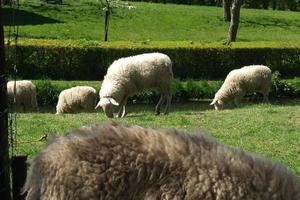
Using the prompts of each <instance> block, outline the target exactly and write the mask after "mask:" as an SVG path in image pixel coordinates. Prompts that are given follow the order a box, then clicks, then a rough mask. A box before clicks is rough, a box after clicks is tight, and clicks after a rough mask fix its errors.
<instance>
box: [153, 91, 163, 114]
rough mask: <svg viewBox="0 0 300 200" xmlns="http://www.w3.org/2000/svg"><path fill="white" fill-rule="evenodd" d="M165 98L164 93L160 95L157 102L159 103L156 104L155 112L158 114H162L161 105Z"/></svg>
mask: <svg viewBox="0 0 300 200" xmlns="http://www.w3.org/2000/svg"><path fill="white" fill-rule="evenodd" d="M164 100H165V97H164V95H161V96H160V99H159V101H158V103H157V105H156V106H155V114H156V115H159V114H160V106H161V104H162V103H163V101H164Z"/></svg>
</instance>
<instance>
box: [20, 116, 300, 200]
mask: <svg viewBox="0 0 300 200" xmlns="http://www.w3.org/2000/svg"><path fill="white" fill-rule="evenodd" d="M24 192H27V197H26V199H27V200H37V199H41V200H43V199H66V200H67V199H107V200H109V199H111V200H112V199H114V200H123V199H128V200H140V199H144V200H152V199H161V200H168V199H172V200H173V199H177V200H181V199H182V200H199V199H207V200H216V199H253V200H254V199H261V200H263V199H265V200H269V199H284V200H299V199H300V179H299V178H298V177H297V176H296V175H295V174H293V172H291V171H290V170H289V169H288V168H287V167H285V166H284V165H282V164H279V163H274V162H271V161H268V160H266V159H263V158H261V157H258V156H254V155H250V154H247V153H245V152H243V151H241V150H235V149H232V148H229V147H226V146H224V145H222V144H219V143H218V142H216V141H214V140H213V139H211V138H210V137H208V136H205V135H203V134H201V133H198V134H185V133H182V132H180V131H177V130H174V129H170V130H163V129H151V128H143V127H140V126H132V127H128V126H122V125H119V124H117V123H114V122H108V123H107V122H106V123H103V124H96V125H92V126H90V127H82V128H80V129H77V130H73V131H71V132H70V133H69V134H68V135H66V136H60V137H57V138H55V139H54V140H53V141H52V142H50V143H49V144H48V146H47V147H46V148H45V149H43V150H42V151H41V152H40V153H39V154H38V155H37V156H36V158H35V159H34V160H33V162H32V164H31V166H30V169H29V173H28V176H27V180H26V183H25V186H24Z"/></svg>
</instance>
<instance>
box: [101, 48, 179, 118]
mask: <svg viewBox="0 0 300 200" xmlns="http://www.w3.org/2000/svg"><path fill="white" fill-rule="evenodd" d="M172 78H173V71H172V62H171V60H170V58H169V57H168V56H167V55H165V54H162V53H145V54H141V55H136V56H131V57H127V58H121V59H118V60H116V61H114V62H113V64H111V65H110V67H109V68H108V70H107V74H106V76H105V77H104V80H103V82H102V86H101V90H100V92H99V96H100V101H99V103H98V104H97V106H96V108H98V107H102V108H103V110H104V112H105V114H106V116H107V117H109V118H111V117H113V106H114V105H115V106H120V109H119V112H118V117H124V116H125V115H126V114H127V110H126V104H127V99H128V97H129V96H130V95H132V94H134V93H137V92H139V91H141V90H143V89H148V88H157V89H158V90H159V92H160V93H161V97H160V99H159V101H158V103H157V105H156V107H155V111H156V114H160V106H161V104H163V103H164V101H166V102H167V103H166V108H165V114H168V112H169V109H170V104H171V98H172V96H171V89H170V85H171V80H172Z"/></svg>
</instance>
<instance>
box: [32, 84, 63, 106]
mask: <svg viewBox="0 0 300 200" xmlns="http://www.w3.org/2000/svg"><path fill="white" fill-rule="evenodd" d="M34 84H35V85H36V87H37V101H38V105H39V106H48V105H56V103H57V100H58V95H59V93H60V91H61V90H62V88H58V87H55V86H54V85H53V84H52V83H51V82H50V81H47V80H46V81H34Z"/></svg>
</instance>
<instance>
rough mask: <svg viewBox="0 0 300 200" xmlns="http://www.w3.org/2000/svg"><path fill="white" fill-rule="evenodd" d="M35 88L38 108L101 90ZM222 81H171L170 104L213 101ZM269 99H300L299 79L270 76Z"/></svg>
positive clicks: (150, 95)
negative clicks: (63, 96)
mask: <svg viewBox="0 0 300 200" xmlns="http://www.w3.org/2000/svg"><path fill="white" fill-rule="evenodd" d="M33 83H34V84H35V85H36V86H37V99H38V104H39V106H54V105H56V103H57V100H58V95H59V93H60V92H61V91H62V90H64V89H68V88H70V87H74V86H79V85H87V86H91V87H94V88H95V89H96V90H97V92H98V91H99V89H100V86H101V82H100V81H50V80H34V81H33ZM221 85H222V81H206V80H186V81H180V80H179V79H175V80H174V81H173V82H172V94H173V100H172V101H173V102H185V101H188V100H191V99H212V98H213V97H214V94H215V93H216V92H217V91H218V89H219V88H220V87H221ZM270 96H271V97H272V98H277V97H289V98H290V97H300V78H294V79H289V80H281V79H280V78H279V76H278V74H277V73H275V75H274V77H273V87H272V91H271V94H270ZM158 99H159V94H158V93H157V92H156V91H154V90H146V91H143V92H141V93H139V94H136V95H134V96H132V97H130V99H129V103H134V102H135V103H156V102H157V101H158Z"/></svg>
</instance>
